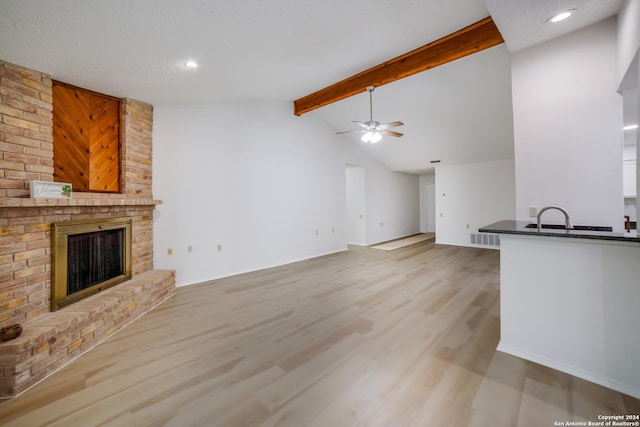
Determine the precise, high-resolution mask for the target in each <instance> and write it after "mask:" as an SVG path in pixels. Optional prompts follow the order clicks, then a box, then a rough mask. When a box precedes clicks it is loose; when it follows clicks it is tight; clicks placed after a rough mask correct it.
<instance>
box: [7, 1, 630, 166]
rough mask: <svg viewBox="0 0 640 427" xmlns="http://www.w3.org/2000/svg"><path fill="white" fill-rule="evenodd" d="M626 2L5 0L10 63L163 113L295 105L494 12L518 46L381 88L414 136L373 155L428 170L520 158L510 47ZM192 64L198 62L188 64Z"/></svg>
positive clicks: (337, 115)
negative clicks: (553, 21)
mask: <svg viewBox="0 0 640 427" xmlns="http://www.w3.org/2000/svg"><path fill="white" fill-rule="evenodd" d="M621 3H622V0H485V1H482V0H458V1H455V2H452V1H448V0H433V1H419V0H398V1H388V0H350V1H342V0H324V1H314V0H272V1H269V2H265V1H262V0H238V1H233V2H231V1H222V0H215V1H214V0H181V1H174V0H110V1H104V0H56V1H55V2H54V1H49V0H3V1H2V2H0V59H3V60H5V61H8V62H12V63H16V64H20V65H23V66H26V67H29V68H33V69H36V70H40V71H45V72H48V73H50V74H51V75H52V77H53V78H55V79H57V80H61V81H65V82H68V83H72V84H75V85H78V86H82V87H86V88H90V89H92V90H95V91H99V92H103V93H107V94H110V95H114V96H120V97H131V98H136V99H140V100H144V101H147V102H150V103H152V104H154V105H175V104H197V103H200V104H202V103H219V102H243V101H254V100H274V101H287V102H292V103H293V100H295V99H298V98H301V97H304V96H305V95H308V94H310V93H313V92H315V91H317V90H319V89H322V88H324V87H327V86H329V85H331V84H333V83H335V82H338V81H340V80H342V79H345V78H347V77H349V76H352V75H354V74H356V73H358V72H361V71H363V70H366V69H368V68H371V67H373V66H376V65H378V64H381V63H383V62H385V61H387V60H389V59H391V58H395V57H397V56H399V55H401V54H404V53H406V52H409V51H411V50H413V49H416V48H418V47H420V46H423V45H425V44H428V43H430V42H433V41H434V40H437V39H439V38H441V37H443V36H446V35H448V34H451V33H453V32H455V31H457V30H460V29H461V28H464V27H466V26H468V25H470V24H473V23H475V22H478V21H480V20H481V19H483V18H486V17H488V16H491V17H492V18H493V19H494V21H495V22H496V24H497V26H498V28H499V29H500V31H501V33H502V35H503V37H504V39H505V40H506V44H502V45H499V46H495V47H492V48H490V49H488V50H485V51H483V52H480V53H477V54H474V55H471V56H468V57H465V58H463V59H459V60H457V61H454V62H451V63H448V64H446V65H442V66H440V67H438V68H434V69H431V70H429V71H425V72H422V73H419V74H416V75H413V76H411V77H407V78H405V79H402V80H399V81H396V82H394V83H390V84H387V85H385V86H382V87H379V88H378V89H377V90H376V91H375V92H374V101H373V102H374V116H375V117H374V118H375V119H376V120H379V121H381V122H384V121H392V120H402V121H403V122H404V123H405V126H404V127H402V128H401V129H399V130H401V131H402V132H403V133H404V134H405V136H404V137H403V138H399V139H395V138H393V139H392V138H386V139H383V141H382V142H381V143H379V144H376V145H374V146H367V147H366V149H367V150H369V151H370V152H371V154H373V155H374V156H376V157H378V158H379V159H380V160H381V161H382V162H384V163H385V164H387V165H388V166H389V167H391V168H392V169H394V170H401V171H407V172H412V173H421V172H424V171H425V170H428V169H429V168H430V167H431V164H430V163H429V162H430V161H431V160H441V161H442V162H443V163H460V162H469V161H481V160H493V159H502V158H510V157H512V156H513V129H512V118H511V81H510V55H511V52H512V51H516V50H519V49H522V48H525V47H528V46H531V45H533V44H537V43H540V42H542V41H545V40H548V39H550V38H553V37H557V36H558V35H560V34H562V33H564V32H568V31H572V30H575V29H577V28H580V27H584V26H586V25H589V24H591V23H594V22H597V21H599V20H601V19H605V18H607V17H609V16H612V15H615V13H616V12H617V10H618V9H619V7H620V5H621ZM569 8H578V12H579V13H576V16H575V17H573V18H572V20H571V21H570V22H569V24H568V25H566V26H565V27H563V28H562V29H558V28H560V27H554V28H552V27H550V26H549V25H548V24H546V23H544V20H545V19H546V18H548V17H549V16H551V15H552V14H553V13H555V12H557V11H559V10H563V9H569ZM187 60H195V61H197V62H198V64H199V66H198V67H197V68H196V69H189V68H187V67H186V66H185V64H186V61H187ZM363 90H364V88H363ZM368 113H369V110H368V95H367V94H366V92H363V93H362V94H359V95H355V96H352V97H350V98H347V99H344V100H341V101H339V102H336V103H333V104H330V105H327V106H324V107H322V108H319V109H317V110H315V111H312V112H310V113H307V115H308V116H311V117H315V118H317V119H319V120H323V121H325V122H326V123H328V124H329V125H330V127H331V128H332V129H335V130H336V131H337V130H347V129H350V128H352V127H353V123H351V120H367V119H368ZM292 114H293V105H292ZM305 116H306V115H305ZM304 119H305V117H301V120H304ZM332 137H333V136H332ZM339 138H344V140H345V143H360V142H359V140H358V138H357V136H340V137H339Z"/></svg>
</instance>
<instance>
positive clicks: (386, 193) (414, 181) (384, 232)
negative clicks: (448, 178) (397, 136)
mask: <svg viewBox="0 0 640 427" xmlns="http://www.w3.org/2000/svg"><path fill="white" fill-rule="evenodd" d="M341 141H342V143H341V144H340V149H341V156H342V157H343V158H344V159H345V163H347V164H350V165H358V166H362V167H364V171H365V188H366V189H365V200H366V212H365V220H366V242H365V244H367V245H373V244H375V243H380V242H385V241H387V240H393V239H396V238H398V237H402V236H409V235H412V234H416V233H418V232H420V198H419V177H418V176H416V175H411V174H407V173H402V172H395V171H391V170H389V169H388V168H387V167H386V166H384V165H383V164H382V163H380V162H379V161H378V160H376V159H375V158H373V157H372V156H370V155H369V154H368V153H367V152H366V151H365V150H363V149H361V148H360V144H362V143H361V142H354V141H345V140H344V139H341ZM384 141H385V140H384V139H383V140H382V141H381V142H379V144H384Z"/></svg>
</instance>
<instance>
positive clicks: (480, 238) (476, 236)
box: [470, 233, 500, 248]
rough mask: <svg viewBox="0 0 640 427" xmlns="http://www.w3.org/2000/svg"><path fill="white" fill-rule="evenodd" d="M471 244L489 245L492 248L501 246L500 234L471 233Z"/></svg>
mask: <svg viewBox="0 0 640 427" xmlns="http://www.w3.org/2000/svg"><path fill="white" fill-rule="evenodd" d="M470 236H471V244H472V245H477V246H487V247H491V248H499V247H500V236H498V235H497V234H487V233H471V234H470Z"/></svg>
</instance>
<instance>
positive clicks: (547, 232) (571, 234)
mask: <svg viewBox="0 0 640 427" xmlns="http://www.w3.org/2000/svg"><path fill="white" fill-rule="evenodd" d="M531 223H532V222H530V221H515V220H510V219H504V220H502V221H498V222H494V223H493V224H490V225H487V226H484V227H482V228H480V229H479V230H478V231H479V232H481V233H496V234H519V235H526V236H541V237H542V236H544V237H564V238H573V239H595V240H613V241H620V242H640V236H639V235H638V233H637V231H636V230H631V233H619V232H613V231H593V230H565V229H553V228H543V229H542V231H538V229H537V228H527V225H528V224H531Z"/></svg>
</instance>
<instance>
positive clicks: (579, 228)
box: [525, 224, 613, 231]
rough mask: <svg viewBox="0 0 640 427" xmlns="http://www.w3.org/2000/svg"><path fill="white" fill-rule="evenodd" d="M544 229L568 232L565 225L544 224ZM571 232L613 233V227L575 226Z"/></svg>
mask: <svg viewBox="0 0 640 427" xmlns="http://www.w3.org/2000/svg"><path fill="white" fill-rule="evenodd" d="M541 226H542V228H548V229H551V230H566V229H567V228H566V227H565V225H564V224H542V225H541ZM525 228H538V224H527V225H526V226H525ZM569 230H577V231H613V227H606V226H601V225H574V226H573V227H571V228H570V229H569Z"/></svg>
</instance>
